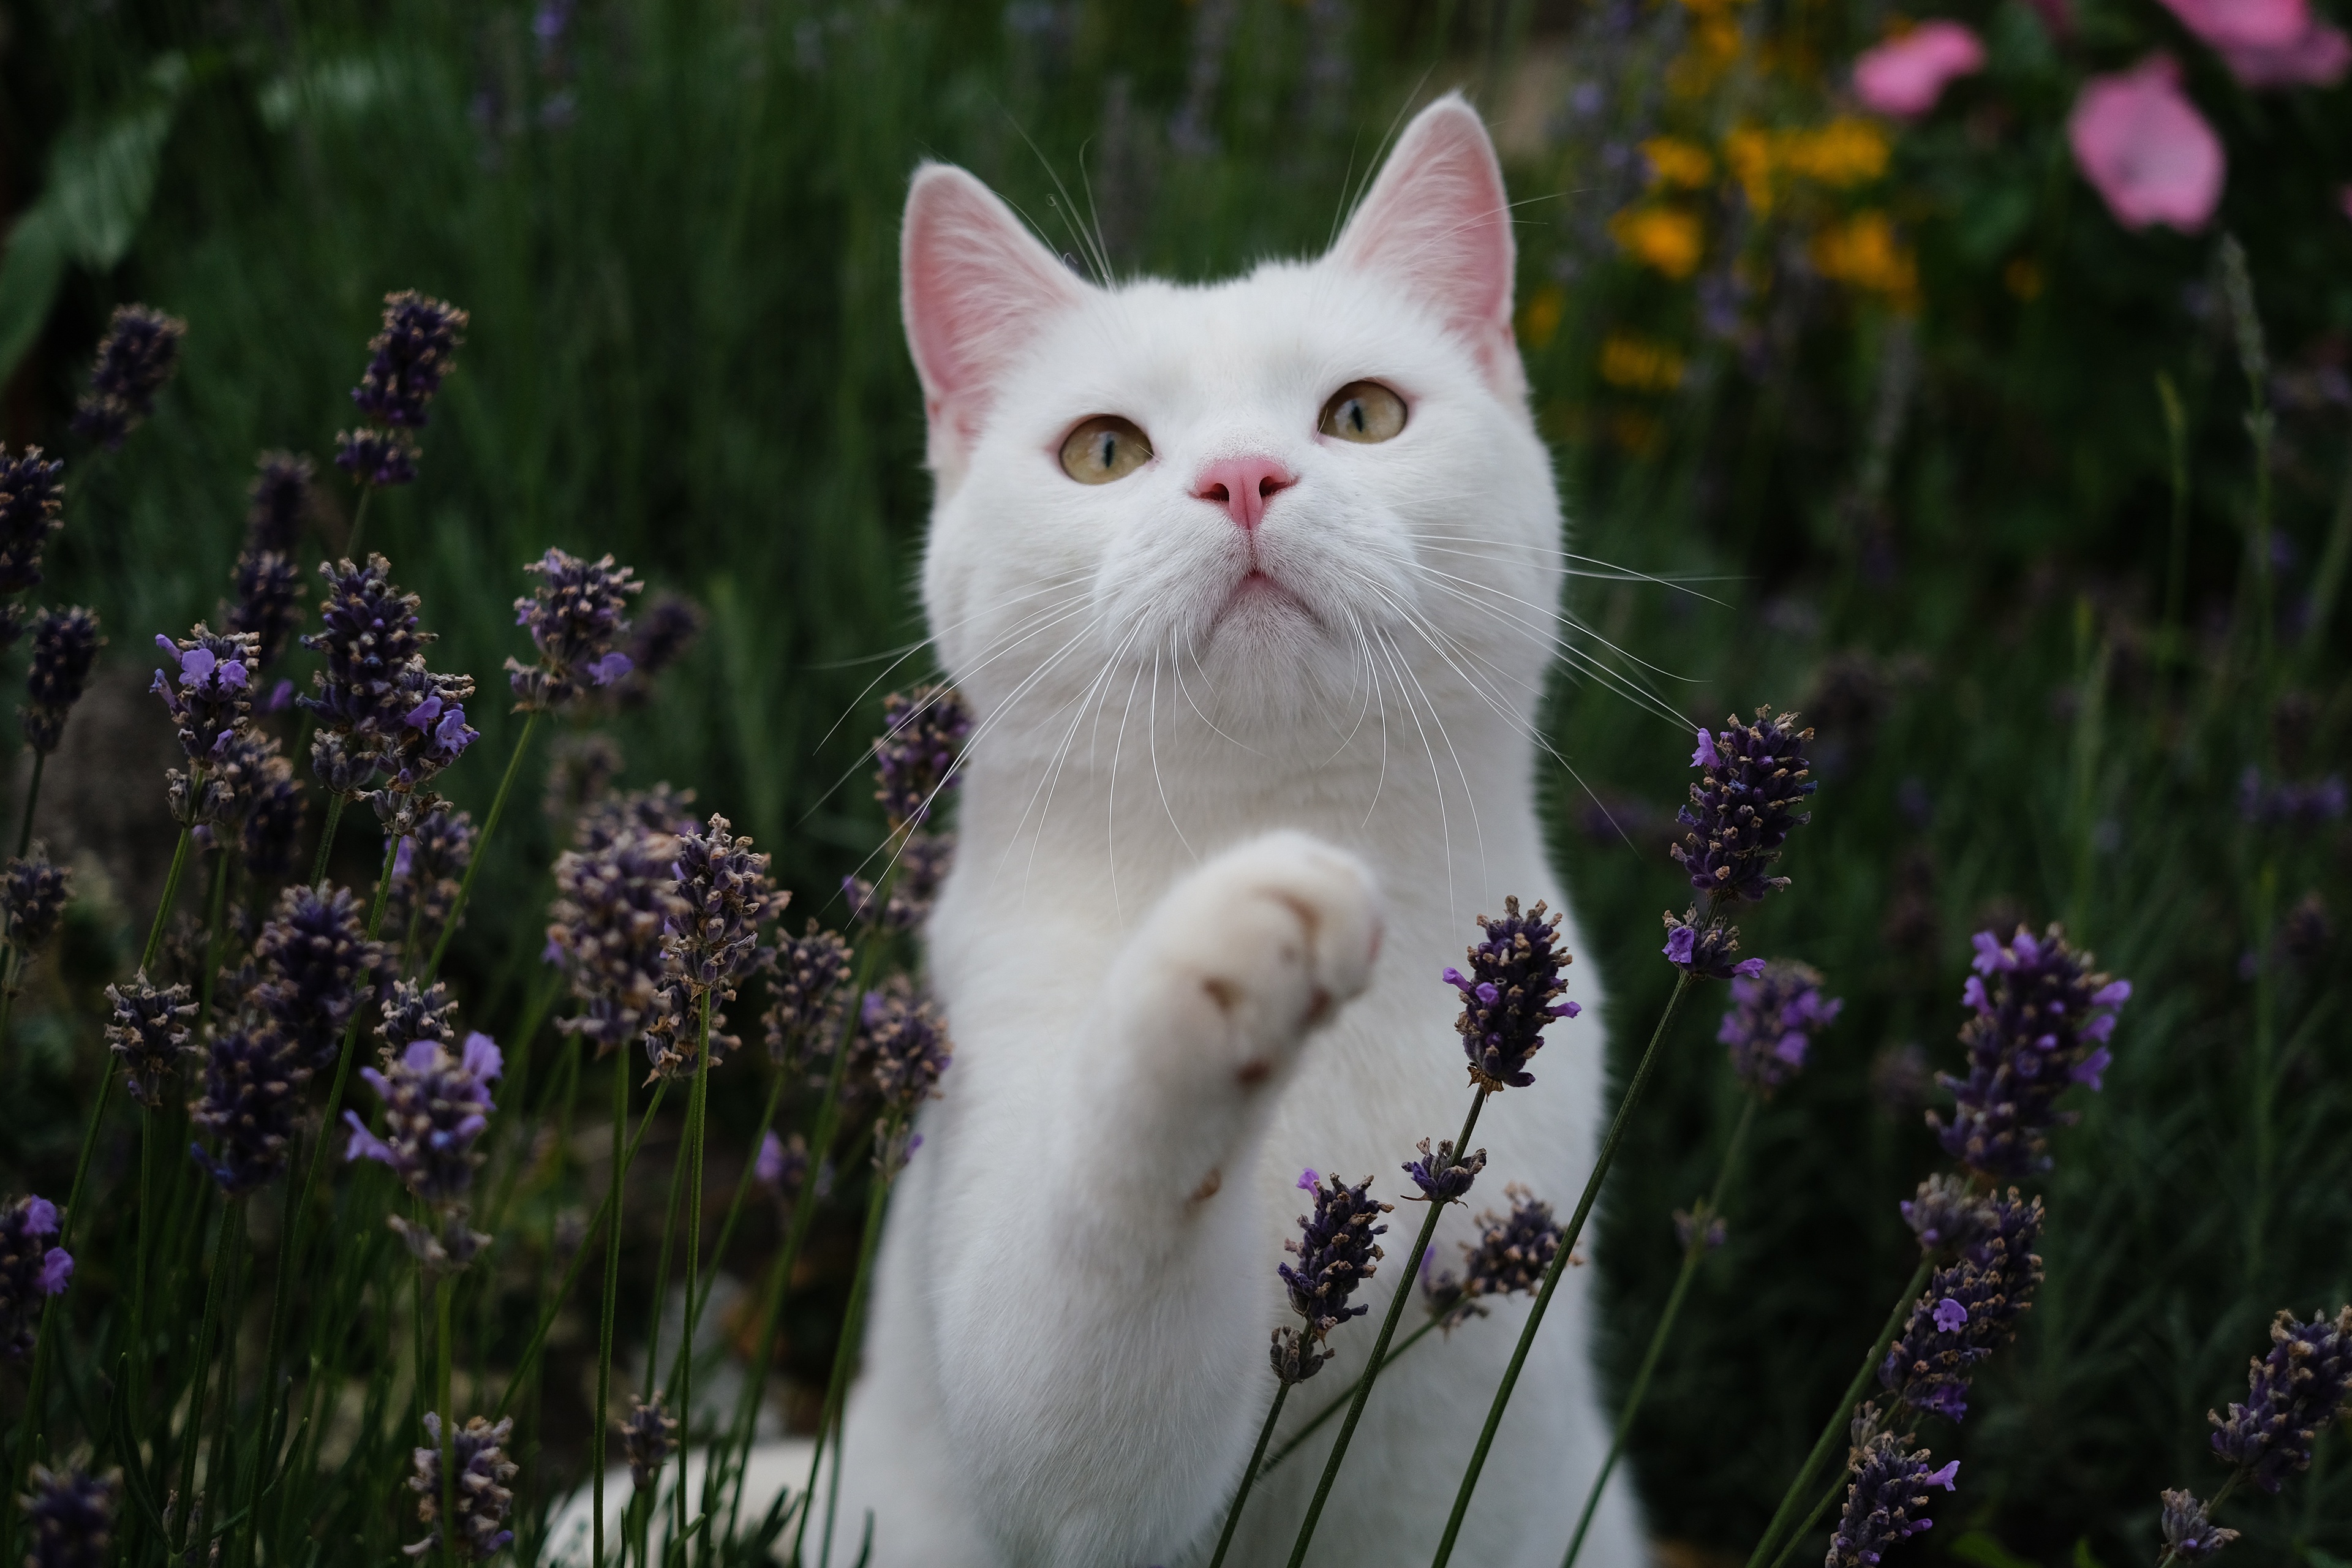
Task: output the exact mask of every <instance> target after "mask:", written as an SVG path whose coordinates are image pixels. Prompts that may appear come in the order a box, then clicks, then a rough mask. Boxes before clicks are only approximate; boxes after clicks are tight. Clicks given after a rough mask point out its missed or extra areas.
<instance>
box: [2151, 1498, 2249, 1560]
mask: <svg viewBox="0 0 2352 1568" xmlns="http://www.w3.org/2000/svg"><path fill="white" fill-rule="evenodd" d="M2163 1502H2164V1546H2165V1550H2166V1551H2167V1552H2170V1553H2171V1554H2172V1555H2173V1556H2174V1557H2177V1558H2179V1560H2180V1561H2181V1562H2183V1563H2202V1562H2203V1561H2205V1559H2207V1558H2208V1557H2210V1556H2212V1555H2213V1553H2215V1552H2219V1551H2221V1548H2223V1547H2224V1546H2227V1545H2229V1544H2230V1542H2232V1541H2235V1540H2237V1539H2238V1532H2237V1531H2234V1530H2224V1529H2222V1528H2221V1526H2220V1525H2218V1524H2215V1523H2214V1522H2213V1521H2211V1520H2210V1519H2209V1518H2207V1517H2206V1513H2205V1504H2204V1503H2203V1502H2201V1501H2200V1500H2198V1498H2197V1495H2196V1494H2195V1493H2194V1492H2187V1491H2168V1492H2166V1493H2165V1494H2164V1497H2163Z"/></svg>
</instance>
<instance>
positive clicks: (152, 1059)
mask: <svg viewBox="0 0 2352 1568" xmlns="http://www.w3.org/2000/svg"><path fill="white" fill-rule="evenodd" d="M106 999H107V1001H108V1002H109V1003H110V1004H111V1005H112V1006H113V1008H114V1016H113V1019H112V1021H111V1022H110V1023H109V1024H108V1025H107V1026H106V1047H107V1049H108V1050H110V1051H111V1052H113V1053H114V1057H115V1059H116V1060H118V1061H120V1062H121V1064H122V1066H123V1069H124V1079H123V1087H124V1088H125V1089H129V1090H130V1091H131V1099H133V1100H137V1101H138V1102H139V1103H140V1104H142V1105H143V1106H145V1107H146V1108H147V1109H148V1110H154V1109H156V1108H157V1107H158V1106H160V1105H162V1104H163V1080H164V1079H168V1078H172V1077H173V1076H175V1075H176V1074H177V1073H178V1072H179V1069H180V1061H181V1058H183V1057H184V1056H185V1055H186V1054H187V1047H188V1020H189V1019H191V1018H193V1017H194V1016H196V1004H195V1002H194V993H193V992H192V991H191V989H190V988H189V987H188V986H186V985H184V984H182V985H166V986H164V987H163V988H162V989H160V990H158V989H157V988H156V987H155V986H153V985H152V984H148V981H147V972H146V971H145V970H143V969H142V970H141V971H140V972H139V973H137V974H135V975H133V976H131V984H128V985H110V986H108V987H107V988H106Z"/></svg>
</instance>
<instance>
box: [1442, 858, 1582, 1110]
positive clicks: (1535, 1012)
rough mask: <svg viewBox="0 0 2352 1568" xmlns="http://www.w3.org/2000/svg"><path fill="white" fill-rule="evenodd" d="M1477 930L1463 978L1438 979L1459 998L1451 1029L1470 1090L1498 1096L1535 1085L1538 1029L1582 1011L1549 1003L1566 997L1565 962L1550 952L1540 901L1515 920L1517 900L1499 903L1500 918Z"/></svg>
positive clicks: (1454, 973) (1553, 937)
mask: <svg viewBox="0 0 2352 1568" xmlns="http://www.w3.org/2000/svg"><path fill="white" fill-rule="evenodd" d="M1478 924H1479V925H1480V927H1482V928H1483V929H1484V930H1485V931H1486V940H1485V941H1484V942H1479V943H1477V944H1476V945H1475V946H1473V947H1472V948H1471V949H1470V950H1469V958H1468V960H1467V962H1468V963H1469V965H1470V973H1468V974H1467V975H1465V974H1464V973H1462V972H1461V971H1460V970H1458V969H1448V970H1447V971H1446V972H1445V975H1444V979H1445V983H1446V984H1448V985H1451V986H1453V987H1454V989H1455V990H1456V991H1459V992H1460V993H1462V1016H1460V1017H1459V1018H1458V1019H1456V1020H1455V1021H1454V1028H1455V1029H1456V1030H1457V1031H1459V1032H1460V1034H1461V1036H1462V1050H1463V1054H1464V1055H1465V1056H1467V1057H1468V1058H1470V1081H1471V1082H1472V1083H1473V1084H1475V1085H1476V1086H1477V1087H1478V1088H1480V1089H1486V1090H1489V1091H1493V1092H1497V1093H1499V1092H1500V1091H1501V1090H1503V1089H1507V1088H1508V1089H1525V1088H1526V1087H1527V1086H1528V1085H1529V1084H1531V1083H1533V1082H1535V1079H1534V1077H1533V1075H1531V1074H1530V1073H1528V1070H1527V1066H1528V1058H1530V1057H1532V1056H1534V1055H1535V1054H1536V1052H1538V1050H1541V1049H1542V1048H1543V1031H1544V1026H1546V1025H1548V1024H1549V1023H1550V1022H1551V1021H1552V1020H1553V1019H1555V1018H1573V1017H1575V1016H1577V1015H1578V1014H1579V1013H1580V1012H1582V1011H1583V1010H1584V1009H1583V1008H1582V1007H1580V1006H1579V1005H1577V1004H1576V1003H1574V1002H1562V1003H1559V1004H1558V1005H1554V1004H1553V1001H1552V998H1553V997H1555V996H1558V995H1559V994H1560V993H1561V992H1562V991H1565V990H1567V989H1568V982H1567V981H1566V980H1564V979H1562V978H1561V977H1560V971H1561V970H1562V969H1564V968H1566V967H1567V966H1568V964H1569V963H1570V962H1571V960H1570V957H1569V955H1568V954H1567V953H1565V952H1560V951H1559V949H1558V947H1557V946H1556V945H1555V943H1557V942H1558V941H1559V916H1558V915H1554V916H1552V917H1551V919H1550V920H1549V921H1547V920H1545V919H1544V906H1543V904H1542V902H1541V901H1540V900H1538V902H1537V904H1536V907H1535V908H1534V909H1533V910H1529V911H1528V913H1526V914H1524V915H1522V914H1521V913H1520V912H1519V900H1517V899H1505V900H1503V913H1502V916H1501V918H1499V919H1496V918H1495V917H1492V916H1488V915H1480V916H1479V917H1478Z"/></svg>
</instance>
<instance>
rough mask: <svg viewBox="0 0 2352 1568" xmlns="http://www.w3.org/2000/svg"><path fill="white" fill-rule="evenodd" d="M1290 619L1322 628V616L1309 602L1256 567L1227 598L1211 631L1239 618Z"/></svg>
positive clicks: (1243, 577)
mask: <svg viewBox="0 0 2352 1568" xmlns="http://www.w3.org/2000/svg"><path fill="white" fill-rule="evenodd" d="M1256 616H1304V617H1305V618H1306V619H1307V620H1309V621H1313V622H1315V623H1316V624H1317V625H1318V626H1319V625H1320V624H1321V620H1320V617H1318V616H1317V615H1316V614H1315V612H1314V611H1313V610H1311V609H1309V608H1307V601H1306V600H1304V599H1302V598H1300V597H1299V596H1298V595H1297V594H1294V593H1292V592H1291V591H1290V590H1289V589H1288V588H1286V587H1284V586H1283V585H1282V584H1280V583H1278V582H1276V580H1275V579H1274V578H1272V577H1270V576H1268V575H1266V574H1265V572H1264V571H1263V570H1261V569H1259V568H1257V567H1255V566H1253V567H1251V568H1250V569H1249V570H1248V571H1247V572H1245V573H1244V574H1242V578H1241V581H1239V582H1238V583H1235V584H1234V586H1233V592H1231V593H1229V594H1227V595H1225V602H1224V605H1223V607H1222V608H1221V609H1219V610H1218V611H1217V618H1216V620H1215V621H1214V622H1213V623H1212V626H1211V630H1214V629H1216V627H1218V626H1223V625H1224V623H1225V622H1227V621H1228V620H1232V619H1235V618H1237V617H1241V618H1252V617H1256Z"/></svg>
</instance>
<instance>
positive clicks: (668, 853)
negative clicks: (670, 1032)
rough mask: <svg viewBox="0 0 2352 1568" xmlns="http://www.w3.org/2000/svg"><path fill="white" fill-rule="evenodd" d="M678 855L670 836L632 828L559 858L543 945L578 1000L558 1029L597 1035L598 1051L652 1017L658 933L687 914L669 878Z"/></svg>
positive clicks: (660, 957)
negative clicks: (577, 1006)
mask: <svg viewBox="0 0 2352 1568" xmlns="http://www.w3.org/2000/svg"><path fill="white" fill-rule="evenodd" d="M582 820H583V827H585V826H587V819H586V818H583V819H582ZM598 837H602V836H601V834H600V835H599V836H598ZM676 855H677V839H676V838H675V837H670V836H669V835H667V834H660V833H649V832H647V831H646V830H645V829H644V828H642V827H639V826H634V825H631V826H627V827H626V828H625V829H624V830H623V831H620V832H618V833H616V834H614V836H613V837H609V838H604V840H603V842H602V843H600V844H598V845H597V846H596V847H583V848H581V849H574V850H567V851H565V852H564V853H563V854H562V855H561V856H559V857H558V858H556V862H555V889H556V899H555V903H554V905H553V907H552V908H551V909H550V910H549V911H548V912H549V915H550V916H551V920H550V923H549V925H548V928H547V940H548V945H549V948H550V950H551V952H554V953H555V954H556V955H557V956H558V957H560V958H561V959H562V961H563V963H564V966H565V968H566V969H567V970H568V971H569V973H570V975H571V980H572V994H573V995H574V996H576V997H578V998H579V999H580V1001H581V1002H582V1003H583V1007H582V1010H581V1015H580V1016H578V1017H574V1018H566V1019H564V1020H562V1022H561V1023H559V1024H558V1027H559V1028H561V1029H563V1030H564V1031H566V1032H567V1033H572V1034H582V1035H585V1036H587V1037H589V1038H590V1039H592V1040H594V1041H595V1042H596V1049H597V1054H598V1055H599V1056H602V1055H604V1054H605V1053H606V1052H609V1051H611V1050H612V1049H614V1047H618V1046H623V1045H625V1044H627V1043H629V1042H630V1041H631V1040H633V1039H635V1037H637V1036H639V1035H640V1034H642V1033H644V1032H645V1030H646V1027H647V1026H648V1025H649V1024H651V1023H652V1021H653V1018H654V1010H655V1007H656V1001H657V998H658V997H659V995H660V993H661V990H662V986H663V984H664V981H665V977H666V967H667V965H666V961H665V958H664V941H665V939H664V935H663V933H664V931H665V930H666V929H667V926H668V925H669V923H670V922H671V921H673V920H679V921H682V920H684V919H686V918H687V916H688V905H687V902H686V900H685V899H684V898H683V897H681V896H680V895H679V893H678V891H677V884H676V882H675V881H674V880H673V879H672V878H671V876H670V863H671V861H672V860H673V859H674V858H675V857H676Z"/></svg>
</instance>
